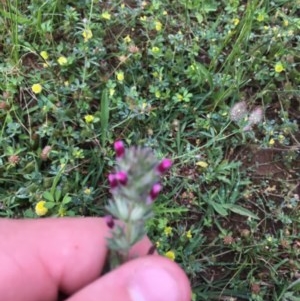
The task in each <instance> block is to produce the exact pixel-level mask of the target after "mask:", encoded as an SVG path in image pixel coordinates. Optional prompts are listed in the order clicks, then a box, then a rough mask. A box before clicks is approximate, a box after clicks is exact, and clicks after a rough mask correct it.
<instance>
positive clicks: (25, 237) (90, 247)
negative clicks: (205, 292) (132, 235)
mask: <svg viewBox="0 0 300 301" xmlns="http://www.w3.org/2000/svg"><path fill="white" fill-rule="evenodd" d="M108 236H109V229H108V227H107V226H106V223H105V222H104V220H103V219H101V218H61V219H39V220H9V219H0V297H1V300H5V301H19V300H20V301H21V300H22V301H41V300H43V301H48V300H49V301H50V300H51V301H54V300H57V295H58V292H59V291H62V292H64V293H65V294H67V295H69V296H70V297H69V299H68V301H94V300H97V301H99V300H101V301H119V300H122V301H165V300H168V301H189V300H190V293H191V292H190V285H189V282H188V279H187V277H186V275H185V274H184V272H183V271H182V270H181V269H180V268H179V267H178V266H177V265H176V264H175V263H173V262H171V261H170V260H168V259H166V258H163V257H161V256H158V255H150V256H145V255H146V254H147V252H148V250H149V248H150V246H151V243H150V241H149V240H148V239H147V238H144V239H143V240H142V241H141V242H139V243H138V244H137V245H136V246H134V248H133V249H132V250H131V254H132V255H133V256H134V255H138V256H142V257H139V258H137V259H134V260H131V261H129V262H128V263H126V264H124V265H122V266H121V267H119V268H117V269H115V270H113V271H112V272H110V273H108V274H105V275H104V276H102V277H100V278H99V275H100V274H101V271H102V269H103V266H104V264H105V259H106V254H107V248H106V237H108Z"/></svg>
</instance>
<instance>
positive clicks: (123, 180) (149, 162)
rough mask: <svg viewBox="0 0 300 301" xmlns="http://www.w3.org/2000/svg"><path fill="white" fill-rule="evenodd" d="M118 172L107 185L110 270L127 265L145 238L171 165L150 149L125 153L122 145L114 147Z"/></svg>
mask: <svg viewBox="0 0 300 301" xmlns="http://www.w3.org/2000/svg"><path fill="white" fill-rule="evenodd" d="M114 149H115V152H116V161H117V162H116V167H115V172H114V173H111V174H109V176H108V181H109V185H110V191H111V194H112V196H113V199H112V200H110V201H109V203H108V205H107V206H106V209H107V211H108V212H109V215H108V216H106V217H105V218H106V222H107V225H108V227H109V228H111V237H109V238H108V248H109V250H110V259H109V261H110V269H113V268H115V267H117V266H119V265H121V264H122V263H124V262H126V261H128V260H129V259H130V258H129V250H130V248H131V247H132V246H133V245H134V244H135V243H137V242H138V241H139V240H141V239H142V238H143V237H144V236H145V234H146V230H145V224H146V222H147V220H149V219H150V218H151V217H152V214H153V213H152V203H153V201H154V200H155V198H156V197H157V196H158V194H159V192H160V191H161V189H162V185H161V184H160V183H159V181H160V177H161V175H163V174H164V173H165V172H166V171H167V170H168V169H169V168H170V167H171V166H172V161H171V160H169V159H163V160H162V161H158V160H157V158H156V157H155V156H154V154H153V152H152V150H151V149H149V148H142V147H130V148H128V149H125V147H124V144H123V142H122V141H116V142H115V143H114Z"/></svg>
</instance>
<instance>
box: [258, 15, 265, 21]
mask: <svg viewBox="0 0 300 301" xmlns="http://www.w3.org/2000/svg"><path fill="white" fill-rule="evenodd" d="M264 19H265V15H264V14H263V13H259V14H258V16H257V17H256V20H257V21H258V22H262V21H264Z"/></svg>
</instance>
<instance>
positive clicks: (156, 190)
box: [150, 183, 162, 201]
mask: <svg viewBox="0 0 300 301" xmlns="http://www.w3.org/2000/svg"><path fill="white" fill-rule="evenodd" d="M161 190H162V186H161V185H160V184H159V183H156V184H154V185H153V186H152V189H151V191H150V198H151V200H152V201H153V200H155V199H156V198H157V196H158V194H159V193H160V191H161Z"/></svg>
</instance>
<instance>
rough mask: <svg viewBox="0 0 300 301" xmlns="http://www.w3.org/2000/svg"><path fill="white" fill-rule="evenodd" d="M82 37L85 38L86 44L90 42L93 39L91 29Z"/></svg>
mask: <svg viewBox="0 0 300 301" xmlns="http://www.w3.org/2000/svg"><path fill="white" fill-rule="evenodd" d="M82 36H83V39H84V42H87V41H88V40H90V39H91V38H92V37H93V33H92V31H91V30H90V29H89V28H86V29H85V30H84V31H83V32H82Z"/></svg>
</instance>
